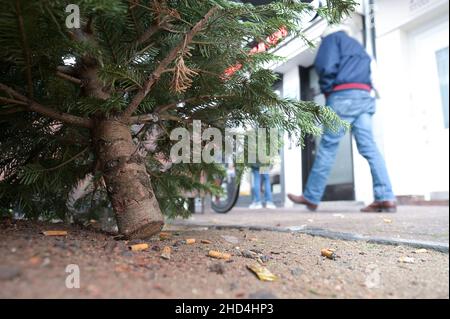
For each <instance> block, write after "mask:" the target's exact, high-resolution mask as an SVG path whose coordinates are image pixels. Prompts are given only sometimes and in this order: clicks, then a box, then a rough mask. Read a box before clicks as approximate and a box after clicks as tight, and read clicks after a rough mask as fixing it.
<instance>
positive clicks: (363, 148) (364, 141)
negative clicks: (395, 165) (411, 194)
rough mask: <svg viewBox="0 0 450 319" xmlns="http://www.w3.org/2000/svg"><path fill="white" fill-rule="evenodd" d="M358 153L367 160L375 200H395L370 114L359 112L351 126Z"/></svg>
mask: <svg viewBox="0 0 450 319" xmlns="http://www.w3.org/2000/svg"><path fill="white" fill-rule="evenodd" d="M352 131H353V135H354V136H355V139H356V145H357V146H358V151H359V153H360V154H361V155H362V156H364V158H365V159H366V160H367V161H368V162H369V166H370V171H371V173H372V182H373V193H374V196H375V200H376V201H393V200H395V195H394V192H393V191H392V186H391V181H390V179H389V174H388V171H387V169H386V164H385V161H384V159H383V156H382V155H381V153H380V151H379V150H378V147H377V145H376V143H375V140H374V138H373V130H372V115H371V114H369V113H363V114H361V115H360V116H359V117H358V118H357V119H356V120H355V122H353V126H352Z"/></svg>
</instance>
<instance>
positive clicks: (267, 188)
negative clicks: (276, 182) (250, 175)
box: [261, 174, 273, 204]
mask: <svg viewBox="0 0 450 319" xmlns="http://www.w3.org/2000/svg"><path fill="white" fill-rule="evenodd" d="M261 175H262V178H263V183H264V200H265V202H266V204H267V203H272V202H273V200H272V189H271V187H272V185H270V176H269V174H261Z"/></svg>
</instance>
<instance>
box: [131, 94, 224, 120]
mask: <svg viewBox="0 0 450 319" xmlns="http://www.w3.org/2000/svg"><path fill="white" fill-rule="evenodd" d="M230 97H232V96H231V95H200V96H196V97H191V98H188V99H185V100H182V101H177V102H174V103H169V104H165V105H160V106H157V107H156V108H155V111H154V112H153V113H151V114H143V115H137V116H132V117H131V119H130V123H131V124H139V123H148V122H157V121H158V120H159V114H161V113H163V112H166V111H168V110H170V109H172V108H175V107H176V106H177V105H179V104H183V103H191V102H195V101H202V100H203V101H208V100H214V99H224V98H230Z"/></svg>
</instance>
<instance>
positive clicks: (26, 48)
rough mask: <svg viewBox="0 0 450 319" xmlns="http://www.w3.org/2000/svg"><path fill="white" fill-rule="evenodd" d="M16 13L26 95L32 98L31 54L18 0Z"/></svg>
mask: <svg viewBox="0 0 450 319" xmlns="http://www.w3.org/2000/svg"><path fill="white" fill-rule="evenodd" d="M16 14H17V22H18V24H19V32H20V38H21V40H22V50H23V55H24V57H25V64H26V66H25V70H26V79H27V84H28V97H29V98H30V99H31V98H33V80H32V77H31V54H30V48H29V46H28V41H27V36H26V33H25V27H24V24H23V17H22V11H21V9H20V1H19V0H16Z"/></svg>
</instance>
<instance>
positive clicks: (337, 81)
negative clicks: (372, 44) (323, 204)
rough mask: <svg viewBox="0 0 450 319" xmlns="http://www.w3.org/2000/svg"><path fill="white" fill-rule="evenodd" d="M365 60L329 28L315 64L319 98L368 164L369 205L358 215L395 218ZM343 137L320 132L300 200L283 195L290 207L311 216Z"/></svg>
mask: <svg viewBox="0 0 450 319" xmlns="http://www.w3.org/2000/svg"><path fill="white" fill-rule="evenodd" d="M370 64H371V58H370V56H369V55H368V54H367V53H366V51H365V50H364V48H363V46H362V45H361V44H359V42H358V41H357V40H355V39H353V38H352V37H350V36H349V34H348V31H347V30H346V28H345V27H344V26H330V27H328V29H327V30H326V31H325V32H324V34H323V35H322V44H321V46H320V48H319V52H318V54H317V58H316V61H315V69H316V71H317V73H318V75H319V78H320V80H319V83H320V88H321V91H322V93H324V94H325V96H326V97H327V105H329V106H330V107H331V108H332V109H333V110H334V111H335V112H336V113H337V114H338V115H339V116H340V117H341V119H343V120H345V121H347V122H349V123H350V124H351V129H352V133H353V135H354V136H355V139H356V144H357V146H358V151H359V153H360V154H361V155H362V156H364V158H365V159H366V160H367V161H368V162H369V165H370V170H371V173H372V180H373V192H374V196H375V201H374V202H373V203H372V204H370V205H369V206H367V207H366V208H363V209H362V210H361V211H362V212H367V213H371V212H396V210H397V206H396V202H395V196H394V193H393V191H392V186H391V182H390V180H389V175H388V172H387V169H386V165H385V162H384V159H383V157H382V155H381V154H380V152H379V150H378V148H377V145H376V143H375V141H374V138H373V132H372V116H373V114H374V113H375V99H374V98H373V97H372V96H371V94H370V93H371V91H372V82H371V70H370ZM344 135H345V131H344V130H341V131H340V132H339V133H333V132H330V131H325V132H324V134H323V136H322V139H321V142H320V146H319V149H318V152H317V155H316V158H315V161H314V165H313V167H312V170H311V172H310V174H309V177H308V181H307V184H306V187H305V191H304V194H303V196H296V195H293V194H289V195H288V197H289V199H290V200H291V201H293V202H294V203H297V204H303V205H306V207H307V208H308V209H309V210H311V211H315V210H316V209H317V207H318V204H319V202H320V200H321V199H322V196H323V193H324V190H325V187H326V184H327V179H328V176H329V174H330V171H331V168H332V166H333V164H334V161H335V158H336V153H337V149H338V146H339V141H340V140H341V138H342V137H343V136H344Z"/></svg>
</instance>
